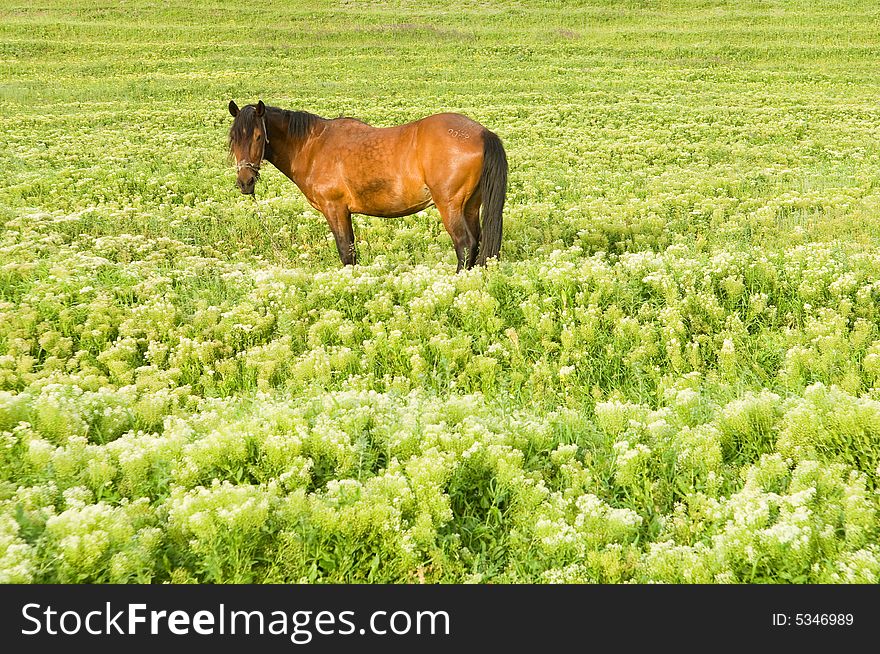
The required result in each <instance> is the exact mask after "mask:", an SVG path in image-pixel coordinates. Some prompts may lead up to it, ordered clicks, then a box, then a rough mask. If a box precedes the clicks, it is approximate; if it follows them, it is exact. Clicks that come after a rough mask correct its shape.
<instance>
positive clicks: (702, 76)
mask: <svg viewBox="0 0 880 654" xmlns="http://www.w3.org/2000/svg"><path fill="white" fill-rule="evenodd" d="M878 27H880V9H878V8H877V7H876V6H875V5H874V4H872V3H869V2H846V3H843V2H820V3H800V2H748V3H742V2H736V3H733V2H731V3H701V2H617V3H613V2H593V3H587V2H578V3H572V2H564V3H563V2H543V3H542V2H513V1H511V2H500V3H472V2H465V3H462V2H458V3H450V4H443V3H437V2H406V3H403V2H357V1H350V2H338V3H331V2H308V3H287V2H262V3H257V4H255V5H253V6H232V5H229V4H228V3H220V2H213V3H212V2H201V1H196V2H192V1H190V2H186V3H146V2H141V1H136V2H129V3H125V4H123V5H112V4H111V5H104V4H99V3H96V2H92V1H89V2H63V3H61V2H59V3H52V2H37V3H27V4H24V3H21V4H16V3H13V2H5V3H3V5H2V7H0V79H2V84H0V109H2V112H3V121H2V124H0V156H2V162H3V165H2V166H0V219H2V220H3V223H4V232H3V237H2V242H0V445H2V447H0V580H2V581H7V582H8V581H13V582H57V581H60V582H106V581H114V582H148V581H154V582H155V581H173V582H189V581H202V582H230V581H235V582H262V581H272V582H278V581H309V582H371V583H372V582H404V581H418V580H423V579H424V580H426V581H430V582H462V581H477V582H490V581H491V582H496V583H505V582H519V581H530V582H531V581H538V582H577V581H585V582H622V581H635V582H648V581H668V582H716V583H729V582H750V583H751V582H759V583H771V582H781V583H799V582H875V583H876V582H877V581H878V580H880V549H878V547H877V545H876V543H877V538H878V535H880V524H878V520H877V511H878V509H880V506H878V492H877V489H878V488H880V484H878V481H880V479H878V477H880V445H878V442H880V441H878V437H880V390H878V389H880V303H878V301H880V286H878V282H877V280H878V279H880V229H878V225H880V220H878V218H880V213H878V209H877V207H878V206H880V204H878V202H880V191H878V182H880V139H878V127H877V126H878V120H880V113H878V110H877V107H876V98H877V97H880V76H878V74H877V67H876V59H877V54H878V48H880V43H878V41H877V38H876V34H877V30H878ZM230 99H235V100H236V102H238V104H239V105H244V104H246V103H248V102H255V101H256V100H257V99H263V100H264V101H265V102H266V103H268V104H271V105H276V106H280V107H284V108H290V109H304V110H308V111H311V112H314V113H317V114H320V115H323V116H326V117H334V116H339V115H350V116H357V117H359V118H361V119H363V120H366V121H368V122H370V123H372V124H375V125H393V124H398V123H402V122H406V121H410V120H414V119H417V118H421V117H423V116H425V115H428V114H431V113H435V112H439V111H460V112H463V113H466V114H468V115H470V116H471V117H473V118H474V119H476V120H478V121H480V122H482V123H483V124H484V125H486V126H487V127H488V128H490V129H492V130H493V131H495V132H496V133H498V134H499V135H500V136H501V138H502V139H503V141H504V144H505V147H506V149H507V153H508V158H509V160H510V164H511V169H510V183H509V192H508V201H507V206H506V210H505V232H504V240H503V249H502V260H501V262H500V263H495V264H492V265H491V266H490V267H489V268H488V269H486V270H475V271H472V272H468V273H464V274H460V275H455V274H454V269H455V257H454V254H453V251H452V247H451V244H450V242H449V238H448V236H447V235H446V234H445V232H444V231H443V228H442V225H441V223H440V220H439V216H438V214H437V212H436V210H434V209H430V210H427V211H425V212H421V213H419V214H417V215H415V216H410V217H406V218H401V219H393V220H386V219H378V218H370V217H365V216H356V217H355V235H356V240H357V247H358V251H359V260H360V262H361V265H359V266H357V267H356V268H355V269H353V270H352V269H346V270H343V269H341V267H340V265H339V262H338V258H337V255H336V248H335V246H334V245H333V242H332V237H331V235H330V233H329V230H328V229H327V226H326V224H325V221H324V219H323V217H322V216H320V215H319V214H318V213H317V212H315V211H314V210H312V209H311V207H310V206H309V205H308V203H307V202H306V201H305V199H304V198H303V197H302V196H301V194H300V193H299V191H298V190H297V189H296V188H295V187H294V185H293V184H291V183H290V182H289V181H288V180H286V178H284V177H283V176H282V175H281V174H280V173H278V172H277V171H275V170H274V169H271V167H269V169H268V170H265V172H264V175H263V179H262V180H261V182H260V183H259V185H258V190H257V196H258V198H259V208H257V207H256V206H255V205H254V204H253V202H252V201H251V200H249V199H247V198H243V197H242V196H240V195H239V194H238V192H237V190H236V189H235V187H234V171H233V167H232V166H231V165H230V160H229V157H228V154H227V151H226V135H227V131H228V128H229V124H230V122H231V118H230V116H229V115H228V112H227V110H226V105H227V103H228V101H229V100H230Z"/></svg>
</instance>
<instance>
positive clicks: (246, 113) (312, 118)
mask: <svg viewBox="0 0 880 654" xmlns="http://www.w3.org/2000/svg"><path fill="white" fill-rule="evenodd" d="M272 114H274V115H277V114H281V116H282V118H284V119H285V120H287V135H288V136H290V137H291V138H292V139H295V140H301V139H303V138H305V137H306V136H308V134H309V132H310V131H311V129H312V127H313V126H314V125H315V124H316V123H317V122H318V121H321V120H323V118H321V117H320V116H316V115H315V114H310V113H309V112H308V111H290V110H289V109H279V108H278V107H266V115H267V116H268V115H272ZM258 120H259V118H257V110H256V107H255V105H252V104H249V105H247V106H245V107H242V108H241V110H240V111H239V112H238V115H237V116H236V117H235V120H234V121H232V127H231V128H230V129H229V149H230V150H232V146H233V145H234V144H235V143H238V142H239V141H241V140H243V139H245V138H248V137H249V136H250V135H251V133H252V132H253V130H254V127H255V126H256V124H257V121H258Z"/></svg>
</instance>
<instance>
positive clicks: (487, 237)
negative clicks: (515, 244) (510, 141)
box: [477, 130, 507, 266]
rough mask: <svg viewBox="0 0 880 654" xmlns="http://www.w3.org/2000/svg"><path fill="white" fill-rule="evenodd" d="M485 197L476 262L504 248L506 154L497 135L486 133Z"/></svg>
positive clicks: (482, 182) (482, 190) (482, 187)
mask: <svg viewBox="0 0 880 654" xmlns="http://www.w3.org/2000/svg"><path fill="white" fill-rule="evenodd" d="M480 195H481V196H482V197H483V210H482V211H483V225H482V228H481V230H480V253H479V254H478V255H477V264H478V265H480V266H485V265H486V260H487V259H490V258H492V257H497V256H498V253H499V252H500V251H501V222H502V221H501V213H502V211H504V198H505V197H506V196H507V154H506V153H505V152H504V146H503V145H501V139H500V138H498V135H497V134H494V133H492V132H490V131H489V130H486V131H485V132H483V172H482V174H481V175H480Z"/></svg>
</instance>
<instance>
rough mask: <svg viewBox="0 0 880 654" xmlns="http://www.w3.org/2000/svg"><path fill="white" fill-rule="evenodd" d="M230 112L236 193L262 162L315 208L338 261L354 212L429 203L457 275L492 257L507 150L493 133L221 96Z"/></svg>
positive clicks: (347, 250)
mask: <svg viewBox="0 0 880 654" xmlns="http://www.w3.org/2000/svg"><path fill="white" fill-rule="evenodd" d="M229 113H230V114H231V115H232V117H233V118H234V119H235V120H234V121H233V123H232V125H231V127H230V129H229V149H230V152H231V154H232V156H233V157H234V158H235V169H236V171H237V179H236V184H237V186H238V188H239V190H240V191H241V192H242V193H243V194H245V195H252V196H253V194H254V189H255V186H256V182H257V180H258V179H259V177H260V166H261V164H262V163H263V161H268V162H269V163H271V164H272V165H273V166H275V168H277V169H278V170H280V171H281V172H282V173H283V174H284V175H286V176H287V177H288V178H289V179H290V180H291V181H293V183H294V184H296V186H297V187H298V188H299V189H300V191H302V193H303V195H304V196H305V197H306V199H307V200H308V202H309V204H311V205H312V206H313V207H314V208H315V209H317V210H318V211H320V212H321V213H322V214H324V217H325V218H326V219H327V224H328V225H329V226H330V230H331V231H332V232H333V236H334V238H335V239H336V248H337V250H338V251H339V258H340V259H341V261H342V264H343V265H344V266H345V265H353V264H354V263H355V260H356V256H355V248H354V231H353V229H352V225H351V215H352V214H353V213H357V214H365V215H368V216H379V217H383V218H396V217H400V216H407V215H410V214H413V213H416V212H417V211H421V210H422V209H425V208H427V207H429V206H431V205H432V204H433V205H434V206H436V207H437V210H438V211H439V213H440V217H441V218H442V220H443V226H444V227H445V228H446V231H447V232H449V236H450V237H451V238H452V245H453V247H454V248H455V254H456V257H457V258H458V267H457V269H456V272H459V271H461V270H462V269H463V268H464V269H470V268H472V267H473V266H474V265H485V264H486V261H487V260H488V259H490V258H493V257H498V255H499V252H500V250H501V228H502V212H503V210H504V200H505V197H506V194H507V168H508V166H507V154H506V152H505V150H504V146H503V145H502V143H501V139H499V138H498V135H497V134H495V133H493V132H491V131H489V130H488V129H486V128H485V127H483V125H481V124H480V123H478V122H476V121H474V120H471V119H470V118H468V117H466V116H463V115H461V114H456V113H439V114H434V115H431V116H427V117H426V118H422V119H421V120H416V121H414V122H411V123H407V124H405V125H398V126H394V127H373V126H371V125H368V124H367V123H365V122H362V121H360V120H357V119H355V118H348V117H342V118H332V119H326V118H321V117H320V116H316V115H315V114H312V113H309V112H306V111H290V110H287V109H279V108H278V107H270V106H266V105H265V104H264V103H263V101H262V100H260V101H259V102H257V103H256V104H249V105H247V106H245V107H242V108H241V109H239V108H238V105H236V104H235V101H234V100H230V102H229ZM481 207H482V224H481V221H480V213H481V211H480V209H481Z"/></svg>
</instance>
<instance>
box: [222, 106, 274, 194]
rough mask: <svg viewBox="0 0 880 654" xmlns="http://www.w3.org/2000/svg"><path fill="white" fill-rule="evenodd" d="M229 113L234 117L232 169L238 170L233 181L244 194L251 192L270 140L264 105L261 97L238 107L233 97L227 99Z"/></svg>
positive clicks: (231, 139)
mask: <svg viewBox="0 0 880 654" xmlns="http://www.w3.org/2000/svg"><path fill="white" fill-rule="evenodd" d="M229 113H230V114H232V117H233V118H235V120H234V121H232V127H230V128H229V151H230V152H231V153H232V156H233V157H235V170H236V171H237V172H238V178H237V179H236V182H235V183H236V185H237V186H238V188H239V190H240V191H241V192H242V193H243V194H245V195H253V193H254V186H255V185H256V183H257V180H258V179H259V178H260V164H261V163H262V162H263V156H264V155H265V154H266V144H267V143H268V142H269V132H268V130H267V129H266V105H264V104H263V101H262V100H260V101H259V102H258V103H257V104H249V105H247V106H246V107H244V108H242V109H239V108H238V105H237V104H235V101H234V100H230V101H229Z"/></svg>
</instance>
